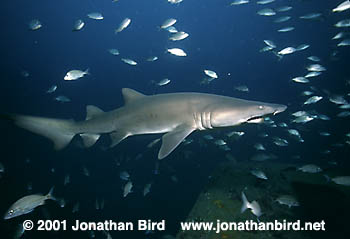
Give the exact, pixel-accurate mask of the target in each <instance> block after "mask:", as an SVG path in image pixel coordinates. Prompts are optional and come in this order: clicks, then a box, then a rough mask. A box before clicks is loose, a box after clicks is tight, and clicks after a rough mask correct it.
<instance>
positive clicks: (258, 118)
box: [247, 116, 264, 124]
mask: <svg viewBox="0 0 350 239" xmlns="http://www.w3.org/2000/svg"><path fill="white" fill-rule="evenodd" d="M262 122H264V117H262V116H254V117H251V118H249V119H248V120H247V123H252V124H258V123H262Z"/></svg>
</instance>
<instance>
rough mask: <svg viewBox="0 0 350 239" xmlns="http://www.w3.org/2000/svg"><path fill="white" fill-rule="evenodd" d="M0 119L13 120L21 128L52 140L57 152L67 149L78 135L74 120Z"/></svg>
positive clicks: (15, 117)
mask: <svg viewBox="0 0 350 239" xmlns="http://www.w3.org/2000/svg"><path fill="white" fill-rule="evenodd" d="M0 119H6V120H11V121H13V122H14V123H15V124H16V125H17V126H19V127H21V128H24V129H26V130H29V131H31V132H33V133H36V134H39V135H41V136H44V137H46V138H48V139H50V140H52V141H53V143H54V148H55V149H56V150H60V149H63V148H64V147H66V146H67V145H68V144H69V142H70V141H71V140H72V139H73V137H74V135H75V134H76V132H75V131H76V123H75V122H74V121H73V120H63V119H54V118H44V117H36V116H24V115H0Z"/></svg>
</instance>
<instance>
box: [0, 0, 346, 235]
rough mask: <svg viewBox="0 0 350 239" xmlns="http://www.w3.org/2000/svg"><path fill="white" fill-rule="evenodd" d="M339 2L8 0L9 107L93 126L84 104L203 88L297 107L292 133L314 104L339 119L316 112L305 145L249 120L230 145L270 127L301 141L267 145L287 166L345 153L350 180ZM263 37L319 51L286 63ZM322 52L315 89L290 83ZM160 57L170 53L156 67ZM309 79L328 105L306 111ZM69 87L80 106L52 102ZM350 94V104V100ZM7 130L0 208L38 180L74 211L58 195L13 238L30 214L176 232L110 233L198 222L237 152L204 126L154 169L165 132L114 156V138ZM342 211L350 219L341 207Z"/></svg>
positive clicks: (241, 144) (132, 141)
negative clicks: (171, 25) (192, 218)
mask: <svg viewBox="0 0 350 239" xmlns="http://www.w3.org/2000/svg"><path fill="white" fill-rule="evenodd" d="M339 3H340V2H339V1H317V0H310V1H297V0H295V1H288V0H276V2H274V3H271V4H268V5H257V4H255V2H250V3H249V4H246V5H241V6H229V4H230V1H224V0H216V1H208V0H206V1H205V0H203V1H198V0H184V1H183V2H182V3H181V4H179V5H171V4H169V3H168V2H167V1H166V0H157V1H155V0H153V1H145V0H120V1H119V2H117V3H112V2H111V1H110V0H101V1H97V0H76V1H71V0H70V1H68V0H62V1H42V0H40V1H39V0H36V1H19V0H12V1H6V3H2V4H1V5H2V11H1V12H2V13H1V15H0V20H1V22H2V24H1V26H2V29H1V31H2V34H1V35H2V36H1V41H0V52H1V55H0V57H1V58H2V59H1V62H2V63H1V64H0V69H1V80H2V84H1V87H0V105H1V107H0V109H1V112H3V113H20V114H28V115H38V116H45V117H56V118H74V119H75V120H83V119H84V118H85V114H86V112H85V106H86V105H89V104H92V105H96V106H98V107H100V108H101V109H103V110H105V111H109V110H112V109H115V108H117V107H121V106H122V105H123V100H122V95H121V88H124V87H128V88H132V89H135V90H138V91H140V92H142V93H145V94H158V93H170V92H188V91H193V92H203V93H204V92H205V93H213V94H219V95H227V96H232V97H238V98H245V99H250V100H259V101H264V102H273V103H280V104H286V105H288V110H287V111H286V112H284V113H282V114H280V115H278V116H275V117H274V119H275V120H276V122H286V123H287V124H290V128H294V127H299V125H295V124H294V125H293V124H291V123H290V121H291V119H292V116H291V115H290V114H291V113H293V112H295V111H298V110H304V109H305V110H316V111H317V112H319V113H322V114H326V115H328V116H329V117H330V118H331V120H330V121H321V120H314V121H312V122H310V123H307V124H305V125H303V126H301V127H300V129H301V133H302V135H303V138H304V140H305V143H302V144H301V143H297V142H296V141H293V140H292V139H290V138H288V135H287V133H286V132H285V130H284V129H282V128H276V129H271V128H268V127H267V126H262V128H258V127H255V126H250V127H246V126H242V127H239V128H237V129H236V130H245V131H247V132H249V134H247V137H246V138H245V139H244V140H241V141H237V143H235V144H231V145H229V146H230V147H231V149H232V152H231V153H232V154H233V155H234V156H235V157H236V158H238V159H240V158H249V157H250V156H251V152H252V147H253V144H254V143H256V142H257V140H256V135H257V134H258V133H261V132H269V134H270V133H271V135H274V136H279V137H283V138H287V139H288V140H289V142H290V145H289V146H288V147H287V148H286V149H284V148H283V149H281V148H278V147H277V146H274V145H272V144H271V141H268V140H266V142H269V143H266V144H269V152H271V153H274V154H276V155H278V157H279V158H280V159H281V160H282V159H286V160H287V159H289V160H292V156H293V155H301V158H302V160H304V161H305V162H306V163H308V162H318V160H321V159H324V160H336V161H337V162H338V166H337V167H338V170H339V173H340V174H342V175H349V172H350V170H349V163H348V160H347V159H348V155H349V145H348V144H345V145H344V146H343V147H340V148H337V147H332V146H331V145H332V144H334V143H344V142H345V140H346V137H345V134H346V133H348V132H349V129H350V127H349V123H348V122H349V121H348V118H339V117H336V114H337V113H339V112H340V110H339V109H337V107H336V106H335V105H334V104H333V103H330V102H329V101H328V99H327V98H328V95H327V93H325V91H324V90H327V91H329V92H330V93H331V94H343V95H345V94H347V93H348V92H349V86H346V84H345V82H346V80H349V79H350V78H349V76H350V68H349V67H347V66H348V59H349V49H348V48H347V47H343V48H337V47H336V44H337V43H338V42H337V41H334V40H331V38H332V37H333V36H334V35H335V34H336V33H338V32H339V31H340V30H341V29H337V28H335V27H334V26H333V25H334V24H335V23H336V22H338V21H340V20H342V19H345V18H347V16H348V15H347V14H348V12H345V13H337V14H335V13H332V12H331V9H333V8H334V7H335V6H336V5H338V4H339ZM284 5H290V6H292V7H293V9H292V10H291V11H289V12H285V13H277V16H275V17H265V16H259V15H257V14H256V12H257V11H258V10H260V9H262V8H265V7H271V8H276V7H279V6H284ZM96 11H97V12H101V13H102V14H103V16H104V20H102V21H97V20H92V19H89V18H88V17H87V16H86V15H87V14H88V13H90V12H96ZM311 12H320V13H322V17H321V18H319V19H317V20H302V19H299V16H301V15H305V14H308V13H311ZM283 15H290V16H292V19H291V20H289V21H288V22H285V23H273V20H274V19H276V18H277V17H279V16H283ZM126 17H129V18H131V20H132V22H131V24H130V26H129V27H128V28H127V29H125V30H124V31H122V32H121V33H118V34H117V35H115V34H114V29H115V28H117V27H118V25H119V24H120V22H121V21H122V20H123V19H124V18H126ZM168 18H176V19H177V20H178V22H177V23H176V24H175V27H176V28H177V29H178V30H181V31H185V32H188V33H189V34H190V36H189V37H188V38H187V39H185V40H182V41H178V42H170V41H169V40H168V37H169V33H167V32H166V31H164V30H159V28H158V27H159V26H160V25H161V24H162V23H163V22H164V20H166V19H168ZM32 19H39V20H40V21H41V22H42V24H43V27H42V28H41V29H39V30H37V31H31V30H29V29H28V23H29V22H30V21H31V20H32ZM77 19H82V20H83V21H84V22H85V24H86V25H85V26H84V28H83V29H82V30H81V31H79V32H72V28H73V24H74V22H75V21H76V20H77ZM284 26H294V27H295V30H294V31H292V32H288V33H278V32H277V29H279V28H282V27H284ZM344 31H347V29H344ZM265 39H269V40H273V41H274V42H275V43H276V44H277V46H278V49H279V50H280V49H283V48H284V47H287V46H294V47H296V46H298V45H300V44H304V43H305V44H309V45H310V48H308V49H306V50H304V51H301V52H296V53H294V54H291V55H287V56H285V57H284V58H283V59H282V60H281V61H278V59H277V57H276V56H275V55H274V54H272V53H271V52H265V53H260V52H259V50H260V49H261V48H262V47H264V46H265V44H264V42H263V40H265ZM172 47H179V48H182V49H184V51H185V52H186V53H187V54H188V56H187V57H184V58H182V57H176V56H172V55H170V54H167V53H165V51H166V48H172ZM109 48H117V49H118V50H119V51H120V55H119V56H113V55H111V54H110V53H108V51H107V49H109ZM335 50H336V51H338V54H337V56H336V57H331V54H332V52H334V51H335ZM311 55H316V56H318V57H320V58H321V59H322V61H321V62H320V64H322V65H323V66H325V67H326V68H327V71H326V72H324V73H323V74H322V75H321V76H319V77H317V78H316V79H311V83H310V84H306V85H301V84H298V83H294V82H291V79H292V78H293V77H296V76H301V75H304V74H306V72H307V71H306V69H305V67H306V66H307V65H308V64H310V63H311V62H310V61H309V60H307V59H306V58H307V57H308V56H311ZM150 56H157V57H158V58H159V59H158V60H157V61H155V62H147V61H146V59H147V58H148V57H150ZM120 58H131V59H133V60H135V61H136V62H138V65H137V66H130V65H127V64H125V63H123V62H122V61H121V60H120ZM335 58H336V59H335ZM87 68H89V69H90V73H91V74H90V75H88V76H85V77H84V78H82V79H79V80H77V81H72V82H67V81H64V80H63V77H64V75H65V74H66V72H67V71H69V70H71V69H81V70H85V69H87ZM204 69H211V70H214V71H215V72H217V73H218V75H219V79H217V80H214V81H212V82H211V83H210V84H209V85H201V84H200V81H201V80H202V79H203V78H204V73H203V70H204ZM23 71H26V72H28V73H29V76H28V77H24V76H23ZM163 78H169V79H170V80H171V83H170V84H169V85H167V86H163V87H157V86H155V85H154V84H152V83H151V81H152V80H153V81H155V82H158V81H160V80H162V79H163ZM54 84H55V85H57V86H58V88H57V91H56V92H54V93H53V94H47V93H45V92H46V91H47V89H48V88H49V87H50V86H52V85H54ZM238 85H247V86H248V87H249V90H250V92H249V93H243V92H239V91H236V90H234V87H235V86H238ZM311 85H312V86H314V87H316V88H317V91H316V94H317V95H322V96H323V97H324V99H323V100H322V101H321V102H319V103H317V104H315V105H310V106H303V102H304V101H305V100H306V99H307V98H306V97H303V96H301V92H302V91H304V90H309V86H311ZM58 95H65V96H67V97H69V98H70V99H71V100H72V101H71V102H69V103H60V102H57V101H55V100H54V97H56V96H58ZM346 99H347V100H349V97H348V96H347V97H346ZM0 129H1V131H2V134H1V135H2V137H1V148H0V152H1V155H2V156H1V157H0V162H2V163H3V164H4V165H5V168H6V173H5V174H4V175H3V177H2V178H1V179H0V189H1V191H2V193H1V195H2V196H1V198H0V202H1V204H0V205H1V206H0V214H1V213H2V214H4V213H5V212H6V210H7V209H8V208H9V206H10V205H11V204H12V203H13V202H14V201H16V200H17V199H19V198H20V197H22V196H24V195H27V194H28V190H27V184H28V183H29V182H31V183H32V185H33V189H32V191H31V192H32V193H46V192H48V191H49V189H50V188H51V186H55V195H56V196H57V197H59V198H64V199H65V200H66V202H67V205H66V207H65V208H59V206H58V205H57V204H56V203H55V202H48V203H47V205H46V206H44V207H41V208H38V209H36V210H35V211H34V212H33V213H32V214H29V215H27V216H24V217H20V218H15V219H12V220H9V221H2V222H1V223H0V226H1V236H0V237H1V238H10V236H11V234H12V232H13V230H14V228H15V227H16V225H17V224H19V223H21V222H22V221H23V220H24V219H27V218H28V219H32V220H38V219H42V218H51V219H60V220H63V219H67V220H70V221H72V220H75V219H80V220H85V221H103V220H105V219H112V220H114V221H135V220H138V219H153V220H162V219H165V220H166V221H167V228H166V229H167V230H166V232H157V233H156V234H152V235H145V234H144V233H143V232H136V231H135V232H112V233H111V235H112V236H113V237H114V238H119V237H125V238H161V236H163V235H165V234H172V235H175V234H176V232H177V231H178V229H179V222H180V221H184V220H185V219H186V217H187V215H188V213H189V212H190V210H191V208H192V206H193V205H194V203H195V201H196V198H197V196H198V194H199V193H200V192H201V190H202V189H203V187H204V186H205V184H206V182H207V180H208V177H209V176H210V174H211V172H212V169H213V168H215V166H217V165H218V164H219V163H220V162H223V161H225V157H224V155H225V153H226V152H224V151H222V150H220V149H218V147H216V146H214V145H212V144H211V145H206V146H205V147H201V146H200V142H201V140H202V141H203V139H202V136H203V135H204V134H203V133H198V132H195V133H194V134H193V135H191V136H190V137H189V138H190V139H193V140H194V142H193V143H192V144H189V145H186V146H180V147H179V148H178V149H177V150H176V151H175V152H174V153H172V154H171V155H170V156H169V157H167V158H166V159H164V160H163V161H162V162H161V163H160V165H159V168H160V174H159V175H155V174H154V170H155V167H156V166H155V164H156V157H157V153H158V148H159V144H158V145H156V146H155V147H154V148H152V149H148V148H147V147H146V146H147V144H148V143H149V142H151V141H152V140H154V139H156V138H157V136H138V137H132V138H129V139H127V140H125V141H123V142H122V143H121V144H120V145H118V146H116V147H115V148H114V149H112V150H107V151H106V150H104V148H105V147H106V146H107V145H108V139H107V137H103V138H102V139H101V140H100V142H98V143H97V144H96V145H95V146H94V147H92V148H91V149H81V148H80V147H79V141H78V140H75V141H74V142H72V143H71V145H70V146H69V147H68V148H67V149H64V150H63V151H59V152H56V151H54V150H53V148H52V144H51V142H49V140H47V139H45V138H42V137H40V136H37V135H33V134H31V133H29V132H27V131H25V130H22V129H19V128H16V127H15V126H13V125H12V124H9V123H7V122H4V123H1V124H0ZM232 130H235V129H232ZM229 131H230V129H229V130H226V129H225V130H221V131H220V130H216V131H215V132H214V133H212V134H213V135H214V136H215V137H216V138H224V137H225V136H224V133H227V132H229ZM319 131H328V132H330V133H331V134H332V135H331V136H330V137H328V138H321V137H320V136H319V134H318V132H319ZM259 140H261V139H259ZM348 140H349V138H348ZM325 149H331V154H329V155H323V154H321V153H320V151H321V150H325ZM184 151H191V152H192V154H191V155H190V157H189V158H188V159H185V157H184ZM139 154H142V155H141V158H140V159H138V160H135V158H136V157H137V155H139ZM120 158H124V160H122V161H121V163H120V165H119V166H117V165H116V162H115V159H120ZM126 158H128V159H129V160H126ZM322 163H323V164H325V163H324V162H322ZM83 166H85V167H86V168H88V170H89V171H90V176H89V177H86V176H84V175H83V170H82V168H83ZM52 168H54V172H52V170H51V169H52ZM123 170H126V171H128V172H129V173H130V174H131V178H132V181H133V183H134V193H131V194H130V195H128V196H127V198H123V197H122V189H121V188H122V186H123V185H124V183H125V182H124V181H121V180H120V178H119V172H120V171H123ZM67 174H69V175H70V177H71V183H70V184H68V185H67V186H63V181H64V177H65V175H67ZM174 175H176V177H177V178H178V182H177V183H174V182H173V181H172V180H171V176H174ZM149 182H152V188H151V193H150V194H149V195H147V197H145V198H144V197H143V196H142V190H143V186H144V185H145V184H146V183H149ZM96 198H98V199H99V200H101V199H104V200H105V208H104V210H98V211H97V210H96V209H95V200H96ZM76 202H80V211H79V212H78V213H77V214H72V213H71V211H72V207H73V205H74V204H75V203H76ZM325 207H327V208H328V207H331V205H325ZM347 210H348V209H347ZM2 214H1V215H2ZM343 216H344V217H345V216H347V215H345V214H344V215H340V217H343ZM334 218H335V217H332V219H334ZM339 220H340V219H339ZM333 223H335V224H336V222H333ZM333 229H334V228H333ZM344 229H345V228H344ZM344 229H343V230H344ZM330 234H331V233H330ZM25 236H26V238H38V237H41V238H47V237H50V238H87V237H88V236H89V235H88V233H86V232H62V231H60V232H55V233H54V232H51V233H45V232H28V233H26V234H25ZM96 238H104V235H102V234H101V233H96Z"/></svg>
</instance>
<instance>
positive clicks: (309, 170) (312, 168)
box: [297, 164, 322, 173]
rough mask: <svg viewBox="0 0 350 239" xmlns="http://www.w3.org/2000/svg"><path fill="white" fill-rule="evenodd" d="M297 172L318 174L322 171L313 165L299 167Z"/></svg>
mask: <svg viewBox="0 0 350 239" xmlns="http://www.w3.org/2000/svg"><path fill="white" fill-rule="evenodd" d="M297 170H299V171H302V172H304V173H319V172H322V169H321V168H320V167H319V166H317V165H315V164H306V165H304V166H301V167H300V168H298V169H297Z"/></svg>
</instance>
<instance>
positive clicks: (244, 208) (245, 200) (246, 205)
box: [241, 192, 249, 213]
mask: <svg viewBox="0 0 350 239" xmlns="http://www.w3.org/2000/svg"><path fill="white" fill-rule="evenodd" d="M242 201H243V205H242V208H241V213H243V212H244V211H245V210H247V209H248V204H249V202H248V199H247V197H246V196H245V194H244V192H242Z"/></svg>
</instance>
